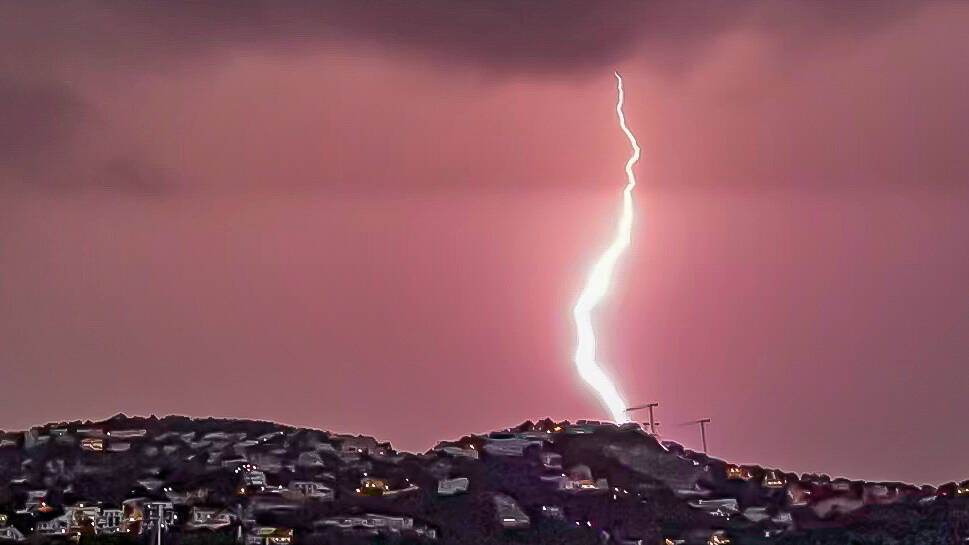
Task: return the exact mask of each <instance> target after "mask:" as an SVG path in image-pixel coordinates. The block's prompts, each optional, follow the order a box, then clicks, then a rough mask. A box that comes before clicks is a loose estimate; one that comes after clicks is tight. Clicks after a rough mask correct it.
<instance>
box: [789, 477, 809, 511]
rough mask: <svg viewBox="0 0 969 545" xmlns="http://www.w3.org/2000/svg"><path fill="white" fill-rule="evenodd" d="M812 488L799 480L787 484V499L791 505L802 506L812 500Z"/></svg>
mask: <svg viewBox="0 0 969 545" xmlns="http://www.w3.org/2000/svg"><path fill="white" fill-rule="evenodd" d="M811 496H812V492H811V489H810V488H808V487H806V486H804V485H802V484H801V483H799V482H793V483H791V484H789V485H788V486H787V501H788V505H790V506H791V507H802V506H804V505H807V504H808V502H809V501H811Z"/></svg>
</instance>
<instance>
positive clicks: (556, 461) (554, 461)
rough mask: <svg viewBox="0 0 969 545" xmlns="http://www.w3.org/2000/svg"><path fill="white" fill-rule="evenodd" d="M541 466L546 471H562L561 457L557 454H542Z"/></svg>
mask: <svg viewBox="0 0 969 545" xmlns="http://www.w3.org/2000/svg"><path fill="white" fill-rule="evenodd" d="M541 458H542V465H543V466H545V468H546V469H562V455H561V454H559V453H557V452H542V456H541Z"/></svg>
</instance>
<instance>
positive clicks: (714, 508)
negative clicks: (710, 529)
mask: <svg viewBox="0 0 969 545" xmlns="http://www.w3.org/2000/svg"><path fill="white" fill-rule="evenodd" d="M690 506H691V507H693V508H695V509H699V510H701V511H703V512H705V513H707V514H709V515H713V516H717V517H729V516H731V515H736V514H737V513H739V512H740V508H739V506H738V505H737V500H736V499H735V498H717V499H711V500H703V499H698V500H696V501H693V502H690Z"/></svg>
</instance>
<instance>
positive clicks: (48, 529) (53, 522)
mask: <svg viewBox="0 0 969 545" xmlns="http://www.w3.org/2000/svg"><path fill="white" fill-rule="evenodd" d="M69 526H70V521H68V519H67V515H66V514H64V515H61V516H59V517H57V518H53V519H50V520H41V521H38V522H37V526H36V527H35V528H36V531H37V533H38V534H41V535H45V536H50V535H57V534H66V533H67V529H68V527H69Z"/></svg>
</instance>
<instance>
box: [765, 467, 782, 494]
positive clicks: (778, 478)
mask: <svg viewBox="0 0 969 545" xmlns="http://www.w3.org/2000/svg"><path fill="white" fill-rule="evenodd" d="M761 486H763V487H764V488H770V489H778V488H784V476H783V475H781V472H780V471H776V470H773V469H770V470H768V471H767V472H766V473H765V474H764V480H763V481H762V482H761Z"/></svg>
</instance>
